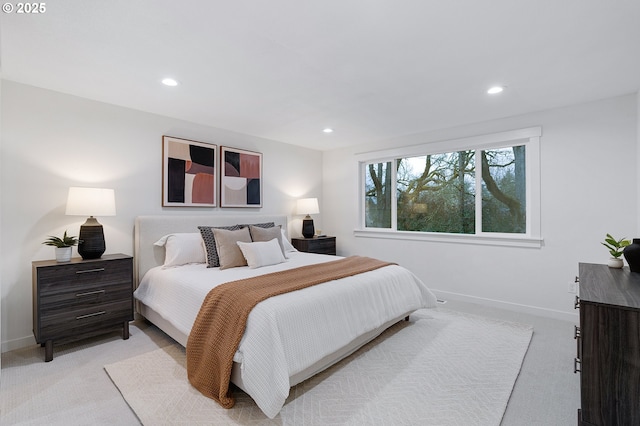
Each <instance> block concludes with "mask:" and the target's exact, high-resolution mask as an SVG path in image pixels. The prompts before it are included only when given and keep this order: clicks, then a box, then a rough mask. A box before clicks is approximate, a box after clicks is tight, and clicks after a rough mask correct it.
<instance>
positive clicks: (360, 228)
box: [354, 126, 543, 248]
mask: <svg viewBox="0 0 640 426" xmlns="http://www.w3.org/2000/svg"><path fill="white" fill-rule="evenodd" d="M541 136H542V127H539V126H538V127H528V128H524V129H518V130H510V131H505V132H499V133H492V134H487V135H481V136H473V137H468V138H461V139H453V140H446V141H439V142H432V143H426V144H422V145H413V146H406V147H399V148H393V149H387V150H382V151H373V152H365V153H359V154H356V161H357V163H358V171H359V173H358V176H359V179H358V195H359V197H358V221H357V223H358V225H357V227H356V229H355V230H354V235H355V236H356V237H363V238H386V239H400V240H423V241H436V242H454V243H464V244H485V245H499V246H511V247H532V248H539V247H541V246H542V243H543V239H542V232H541V225H540V220H541V219H540V137H541ZM518 145H525V146H526V148H525V149H526V157H525V167H526V171H525V179H526V208H525V210H526V218H527V229H526V232H525V233H524V234H510V233H497V232H482V226H481V224H482V197H479V196H476V212H477V214H476V221H478V220H479V221H480V223H477V222H476V233H475V234H452V233H444V232H421V231H398V229H397V228H396V224H397V194H396V184H395V182H396V175H397V167H396V161H395V160H396V159H398V158H407V157H417V156H424V155H431V154H441V153H447V152H457V151H465V150H475V151H476V153H475V155H476V164H480V162H479V161H478V156H479V151H481V150H490V149H499V148H506V147H511V146H518ZM388 161H390V162H391V173H392V174H391V181H392V182H393V185H392V188H391V197H392V200H394V202H393V203H392V204H391V228H371V227H366V226H365V203H364V200H365V197H364V182H365V176H366V172H367V165H369V164H371V163H381V162H388ZM481 185H482V177H481V173H478V172H476V194H482V192H481Z"/></svg>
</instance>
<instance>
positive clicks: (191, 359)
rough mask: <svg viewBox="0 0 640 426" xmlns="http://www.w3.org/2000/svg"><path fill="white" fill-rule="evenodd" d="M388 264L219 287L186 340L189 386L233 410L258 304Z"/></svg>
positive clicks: (316, 269) (340, 263)
mask: <svg viewBox="0 0 640 426" xmlns="http://www.w3.org/2000/svg"><path fill="white" fill-rule="evenodd" d="M387 265H392V263H388V262H383V261H381V260H377V259H372V258H369V257H360V256H351V257H347V258H345V259H340V260H335V261H331V262H326V263H319V264H315V265H309V266H303V267H300V268H295V269H289V270H286V271H280V272H274V273H272V274H266V275H261V276H258V277H253V278H246V279H243V280H238V281H232V282H228V283H225V284H221V285H219V286H217V287H214V288H213V289H212V290H211V291H210V292H209V294H207V297H206V298H205V300H204V302H203V303H202V307H201V308H200V312H199V313H198V316H197V317H196V320H195V322H194V324H193V328H192V329H191V333H190V334H189V339H188V341H187V375H188V377H189V382H191V384H192V385H193V386H194V387H195V388H196V389H198V390H199V391H200V392H202V394H203V395H205V396H208V397H209V398H213V399H214V400H216V401H218V403H220V405H222V406H223V407H225V408H231V407H233V404H234V403H235V399H234V398H233V397H231V396H230V394H229V383H230V380H231V368H232V366H233V356H234V354H235V353H236V351H237V350H238V345H239V344H240V340H241V339H242V335H243V334H244V329H245V326H246V323H247V317H248V316H249V313H250V312H251V310H252V309H253V307H254V306H255V305H257V304H258V303H260V302H261V301H263V300H265V299H268V298H269V297H272V296H277V295H279V294H283V293H287V292H290V291H295V290H300V289H303V288H305V287H310V286H312V285H316V284H320V283H323V282H327V281H332V280H337V279H340V278H345V277H348V276H352V275H357V274H360V273H363V272H367V271H372V270H374V269H378V268H381V267H383V266H387Z"/></svg>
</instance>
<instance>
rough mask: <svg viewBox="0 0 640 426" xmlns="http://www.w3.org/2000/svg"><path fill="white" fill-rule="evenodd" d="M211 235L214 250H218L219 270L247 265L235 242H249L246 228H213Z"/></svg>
mask: <svg viewBox="0 0 640 426" xmlns="http://www.w3.org/2000/svg"><path fill="white" fill-rule="evenodd" d="M213 235H214V237H215V239H216V250H217V251H218V258H219V260H220V269H221V270H222V269H229V268H235V267H237V266H247V259H245V257H244V255H243V254H242V250H241V249H240V247H239V246H238V244H237V243H238V242H242V243H250V242H251V235H250V234H249V229H248V228H240V229H237V230H235V231H229V230H227V229H219V228H213Z"/></svg>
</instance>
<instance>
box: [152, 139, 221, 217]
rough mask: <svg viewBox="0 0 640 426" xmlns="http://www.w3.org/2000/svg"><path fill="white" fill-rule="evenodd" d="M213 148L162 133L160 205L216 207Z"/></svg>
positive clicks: (214, 149) (215, 172)
mask: <svg viewBox="0 0 640 426" xmlns="http://www.w3.org/2000/svg"><path fill="white" fill-rule="evenodd" d="M217 148H218V146H217V145H215V144H210V143H205V142H198V141H192V140H189V139H182V138H176V137H172V136H166V135H165V136H162V206H164V207H216V205H217V204H216V201H217V191H216V188H217V171H216V164H217V163H216V160H217V158H216V155H217Z"/></svg>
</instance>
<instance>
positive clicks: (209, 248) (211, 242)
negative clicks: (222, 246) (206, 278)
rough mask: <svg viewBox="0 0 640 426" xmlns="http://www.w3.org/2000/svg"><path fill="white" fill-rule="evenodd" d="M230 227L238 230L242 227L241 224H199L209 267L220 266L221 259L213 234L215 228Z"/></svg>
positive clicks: (229, 228)
mask: <svg viewBox="0 0 640 426" xmlns="http://www.w3.org/2000/svg"><path fill="white" fill-rule="evenodd" d="M214 228H215V229H228V230H236V229H240V226H239V225H233V226H216V227H212V226H198V229H199V230H200V235H201V236H202V241H203V242H204V248H205V251H206V253H207V268H217V267H218V266H220V259H219V257H218V250H217V249H216V239H215V237H214V235H213V229H214Z"/></svg>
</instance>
